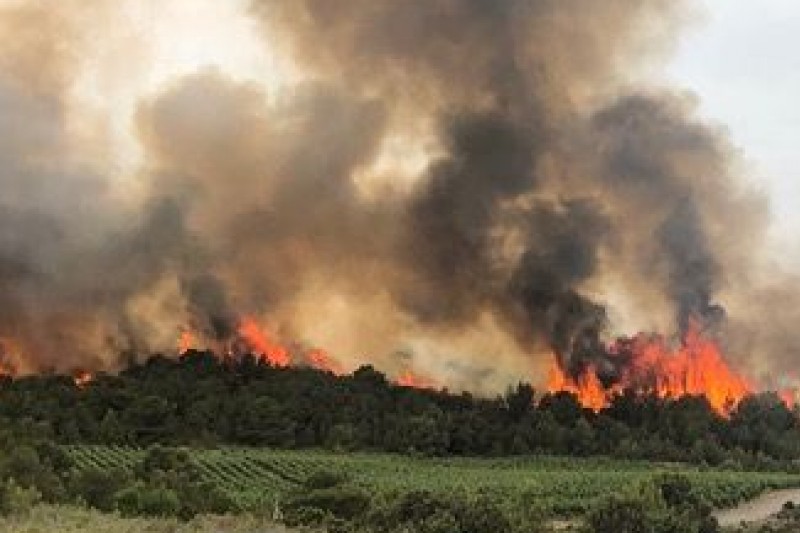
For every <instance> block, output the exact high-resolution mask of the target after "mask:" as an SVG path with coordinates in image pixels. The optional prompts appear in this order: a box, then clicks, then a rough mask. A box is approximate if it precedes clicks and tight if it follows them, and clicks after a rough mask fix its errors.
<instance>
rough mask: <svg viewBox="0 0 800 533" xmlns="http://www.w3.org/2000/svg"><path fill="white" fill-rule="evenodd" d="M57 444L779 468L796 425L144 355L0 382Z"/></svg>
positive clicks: (628, 395) (742, 408) (653, 402)
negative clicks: (110, 368) (82, 376)
mask: <svg viewBox="0 0 800 533" xmlns="http://www.w3.org/2000/svg"><path fill="white" fill-rule="evenodd" d="M3 422H5V424H4V425H6V426H14V427H33V426H35V427H36V431H37V432H40V433H41V432H44V433H45V434H46V435H47V436H48V438H50V439H53V440H54V441H56V442H58V443H64V444H80V443H92V444H123V445H135V446H149V445H151V444H153V443H161V444H167V445H191V446H214V445H217V444H236V445H248V446H271V447H278V448H326V449H336V450H359V451H387V452H397V453H409V454H422V455H433V456H450V455H463V456H503V455H526V454H537V453H547V454H563V455H576V456H589V455H608V456H614V457H621V458H631V459H655V460H665V461H687V462H695V463H706V464H709V465H723V464H724V465H725V466H728V467H741V468H751V467H758V468H764V467H770V466H773V467H776V468H777V467H781V468H783V467H786V466H787V465H790V464H793V463H792V462H793V461H794V460H795V459H797V458H799V457H800V416H798V411H797V410H793V409H789V408H787V407H786V406H785V405H784V403H783V402H782V401H781V400H780V399H779V398H778V397H777V396H775V395H774V394H760V395H753V396H750V397H748V398H746V399H744V400H743V401H742V402H740V403H739V405H738V406H737V407H735V408H734V409H733V410H732V411H731V413H730V415H729V416H728V417H723V416H720V415H719V414H717V413H716V412H715V411H714V410H713V409H712V408H711V406H710V405H709V404H708V402H707V401H706V400H705V399H704V398H702V397H683V398H678V399H662V398H658V397H656V396H653V395H647V394H641V393H637V392H633V391H627V392H624V393H622V394H620V395H618V396H616V397H615V398H613V400H612V401H611V402H610V404H609V406H608V407H607V408H605V409H603V410H601V411H599V412H594V411H592V410H588V409H585V408H583V407H582V406H581V405H580V403H579V402H578V401H577V399H576V398H575V396H574V395H572V394H570V393H568V392H558V393H553V394H550V393H544V394H538V393H537V392H536V391H535V390H534V388H533V387H532V386H530V385H529V384H524V383H521V384H519V385H518V386H516V387H513V388H510V389H509V390H508V391H506V393H505V394H502V395H498V396H496V397H494V398H485V397H478V396H474V395H472V394H470V393H468V392H463V393H459V394H455V393H451V392H448V391H446V390H442V391H435V390H426V389H414V388H409V387H401V386H398V385H396V384H393V383H391V382H390V381H389V380H388V379H387V377H386V376H385V375H384V374H382V373H381V372H379V371H377V370H375V369H374V368H373V367H371V366H362V367H360V368H359V369H357V370H356V371H354V372H353V373H352V374H349V375H345V376H336V375H334V374H332V373H329V372H323V371H319V370H314V369H310V368H276V367H273V366H270V365H269V364H266V363H264V362H262V361H260V360H259V359H258V358H255V357H242V358H239V359H236V360H220V359H219V358H217V357H216V356H215V355H213V354H212V353H209V352H200V351H190V352H188V353H187V354H185V355H184V356H182V357H181V358H179V359H169V358H166V357H161V356H155V357H152V358H150V359H148V360H147V361H146V362H143V363H137V364H132V365H131V366H130V367H129V368H127V369H126V370H124V371H122V372H120V373H119V374H113V375H112V374H98V375H96V376H94V378H93V379H92V380H91V381H90V382H88V383H85V384H81V385H77V384H76V383H75V381H74V380H73V379H72V378H71V377H68V376H58V375H36V376H27V377H21V378H16V379H12V378H3V381H2V382H0V423H3Z"/></svg>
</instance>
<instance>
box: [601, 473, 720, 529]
mask: <svg viewBox="0 0 800 533" xmlns="http://www.w3.org/2000/svg"><path fill="white" fill-rule="evenodd" d="M586 523H587V526H588V528H589V531H590V532H591V533H718V531H719V527H718V525H717V523H716V520H714V518H713V517H712V516H711V513H710V509H709V508H708V507H706V506H704V505H703V504H702V502H700V501H699V500H698V499H697V498H696V496H695V494H694V491H693V488H692V486H691V483H690V481H689V480H688V478H686V477H685V476H680V475H675V474H670V475H662V476H658V477H657V478H655V479H654V480H652V481H651V482H650V483H648V484H647V485H645V486H642V487H640V488H639V489H638V490H636V491H635V492H630V493H623V494H620V495H613V496H611V497H608V498H606V499H604V500H603V501H601V502H600V503H599V504H598V505H596V506H595V507H594V509H592V510H591V511H590V512H589V513H588V515H587V518H586Z"/></svg>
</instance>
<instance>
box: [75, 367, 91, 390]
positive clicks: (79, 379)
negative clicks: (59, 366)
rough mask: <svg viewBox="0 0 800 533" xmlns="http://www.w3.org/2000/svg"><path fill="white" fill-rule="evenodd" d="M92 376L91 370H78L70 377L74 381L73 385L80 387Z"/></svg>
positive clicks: (89, 381) (86, 383)
mask: <svg viewBox="0 0 800 533" xmlns="http://www.w3.org/2000/svg"><path fill="white" fill-rule="evenodd" d="M93 378H94V376H92V374H91V372H85V371H80V372H76V373H75V375H74V376H73V377H72V379H73V380H74V381H75V386H76V387H78V388H79V389H82V388H83V387H85V386H86V385H88V384H89V383H91V381H92V379H93Z"/></svg>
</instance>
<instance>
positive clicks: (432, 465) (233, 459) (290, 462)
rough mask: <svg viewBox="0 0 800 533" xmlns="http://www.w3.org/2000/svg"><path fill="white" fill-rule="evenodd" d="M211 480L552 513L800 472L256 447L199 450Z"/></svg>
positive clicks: (108, 461)
mask: <svg viewBox="0 0 800 533" xmlns="http://www.w3.org/2000/svg"><path fill="white" fill-rule="evenodd" d="M66 449H67V451H68V453H69V455H70V456H71V457H72V458H73V459H74V460H75V462H76V465H77V467H78V468H89V467H98V468H101V469H108V468H112V467H122V468H131V467H132V466H133V465H134V464H135V463H136V462H137V461H138V460H139V459H141V458H142V457H143V455H144V451H143V450H138V449H134V448H125V447H113V446H70V447H67V448H66ZM192 457H193V458H194V460H195V462H196V463H197V465H198V466H199V469H200V471H201V472H202V475H203V476H204V478H205V479H206V480H208V481H211V482H213V483H215V484H217V485H218V486H219V487H221V488H222V489H223V490H225V491H226V492H227V493H228V494H229V495H230V496H232V497H233V498H234V499H235V500H236V501H237V503H238V504H239V505H240V506H242V507H243V508H244V509H251V510H254V509H259V508H260V509H264V508H265V507H266V508H271V507H272V506H274V505H275V503H276V502H280V501H281V499H282V497H283V495H285V494H286V493H288V492H289V491H291V490H292V489H294V488H297V487H298V486H299V484H300V482H301V481H302V480H303V479H304V478H305V477H306V476H308V475H309V474H311V473H314V472H317V471H321V470H325V471H332V472H337V473H342V474H345V475H347V476H348V477H349V478H350V479H351V480H352V481H353V482H354V483H356V484H358V485H360V486H363V487H365V488H367V489H369V491H370V492H371V493H373V494H387V493H402V492H406V491H411V490H430V491H433V492H438V493H447V494H452V493H461V494H476V493H480V494H484V495H486V496H488V497H490V498H492V499H496V500H497V501H502V502H505V503H506V504H510V505H514V504H520V505H526V506H536V507H538V508H540V509H542V510H544V511H545V512H547V513H548V514H552V515H561V516H570V515H575V514H580V513H582V512H583V511H585V510H586V508H587V507H588V506H589V505H591V504H592V503H593V502H594V501H595V500H597V499H598V498H599V497H602V496H604V495H607V494H609V493H612V492H616V491H620V490H624V489H626V488H630V487H635V486H636V485H637V484H639V483H641V482H643V481H645V480H647V479H649V478H652V477H653V476H655V475H658V474H659V473H662V472H665V471H669V472H681V473H683V474H685V475H686V476H688V477H689V478H690V479H691V481H692V484H693V486H694V487H695V488H696V490H698V491H699V492H700V493H701V494H702V496H703V498H704V499H705V500H706V501H708V502H709V503H711V504H713V505H714V506H715V507H726V506H731V505H734V504H736V503H737V502H739V501H742V500H744V499H748V498H751V497H753V496H755V495H757V494H759V493H760V492H763V491H764V490H768V489H774V488H785V487H794V486H800V475H793V474H787V473H769V472H740V471H733V470H717V469H701V468H696V467H689V466H682V465H675V464H666V463H664V464H658V463H646V462H636V461H619V460H611V459H574V458H555V457H542V458H525V459H417V458H408V457H401V456H393V455H377V454H335V453H330V452H317V451H302V452H299V451H278V450H267V449H248V448H220V449H209V450H194V451H192Z"/></svg>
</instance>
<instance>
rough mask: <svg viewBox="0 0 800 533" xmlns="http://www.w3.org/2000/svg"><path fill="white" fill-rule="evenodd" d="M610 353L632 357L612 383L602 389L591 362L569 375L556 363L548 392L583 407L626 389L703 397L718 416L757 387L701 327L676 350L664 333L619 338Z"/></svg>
mask: <svg viewBox="0 0 800 533" xmlns="http://www.w3.org/2000/svg"><path fill="white" fill-rule="evenodd" d="M609 351H610V353H611V354H612V355H614V354H620V353H625V354H626V355H627V356H630V357H631V359H630V361H629V362H628V363H627V364H626V365H625V366H624V368H623V371H622V373H621V375H620V376H619V379H618V380H617V382H616V383H615V384H614V385H613V386H611V387H609V388H606V387H604V386H603V384H602V383H601V382H600V379H599V377H598V374H597V371H596V369H595V368H593V367H591V366H590V367H588V368H587V369H586V370H585V371H584V372H583V373H581V375H579V376H577V377H571V376H568V375H567V374H566V373H565V372H564V371H563V370H562V369H561V368H559V367H558V366H557V365H554V367H553V368H552V370H551V372H550V376H549V379H548V390H549V391H551V392H555V391H568V392H572V393H573V394H575V395H576V396H577V398H578V400H579V401H580V403H581V404H582V405H584V406H585V407H588V408H591V409H594V410H599V409H601V408H603V407H605V406H607V405H608V404H609V402H610V400H611V398H612V397H613V396H614V395H615V394H617V393H619V392H620V391H622V390H623V389H626V388H630V389H634V390H639V391H643V392H651V393H654V394H656V395H657V396H659V397H661V398H679V397H681V396H688V395H693V396H704V397H705V398H706V399H707V400H708V403H709V404H710V405H711V407H712V408H714V410H715V411H717V412H718V413H720V414H726V413H729V412H730V410H731V409H732V408H733V407H735V406H736V405H737V404H738V403H739V402H740V401H741V400H742V399H743V398H744V397H745V396H747V395H748V394H749V393H751V392H752V391H753V386H752V385H751V384H750V383H749V382H748V381H747V380H746V379H745V378H743V377H742V376H740V375H739V374H737V373H736V372H735V371H734V370H732V369H731V368H730V367H729V366H728V364H727V363H726V362H725V360H724V358H723V356H722V352H721V350H720V348H719V345H718V344H717V343H716V342H714V341H713V340H711V339H708V338H705V337H703V335H702V333H701V332H700V330H699V328H697V327H692V328H690V330H689V331H688V333H687V334H686V336H685V338H684V342H683V343H682V344H681V346H680V347H678V348H677V349H674V350H673V349H670V347H669V346H668V345H667V343H666V341H665V340H664V339H663V337H659V336H648V335H642V334H640V335H637V336H636V337H634V338H632V339H624V340H620V341H617V342H616V343H615V344H613V345H612V346H611V347H610V350H609Z"/></svg>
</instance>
